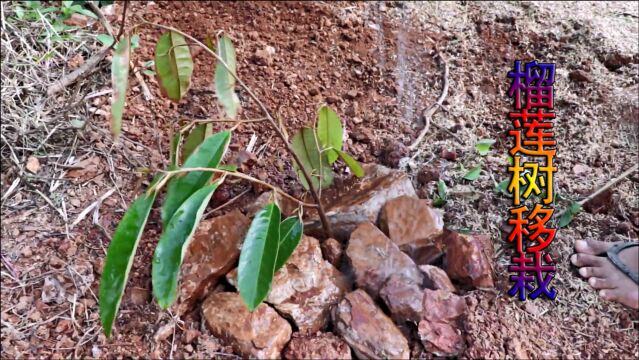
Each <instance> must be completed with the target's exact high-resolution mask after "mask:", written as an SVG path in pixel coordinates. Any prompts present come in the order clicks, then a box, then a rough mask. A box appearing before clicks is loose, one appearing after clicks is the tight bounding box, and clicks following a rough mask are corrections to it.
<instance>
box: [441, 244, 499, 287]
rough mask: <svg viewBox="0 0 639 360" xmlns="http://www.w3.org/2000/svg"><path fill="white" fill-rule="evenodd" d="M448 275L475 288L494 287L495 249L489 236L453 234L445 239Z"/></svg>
mask: <svg viewBox="0 0 639 360" xmlns="http://www.w3.org/2000/svg"><path fill="white" fill-rule="evenodd" d="M443 241H444V244H445V246H446V266H445V269H446V273H447V274H448V276H449V277H450V278H451V279H452V280H456V281H459V282H460V283H462V284H464V285H472V286H474V287H485V288H487V287H493V286H494V282H493V273H492V267H491V261H492V253H493V247H492V243H491V241H490V237H489V236H487V235H464V234H459V233H456V232H451V233H449V234H447V235H446V237H445V238H444V240H443Z"/></svg>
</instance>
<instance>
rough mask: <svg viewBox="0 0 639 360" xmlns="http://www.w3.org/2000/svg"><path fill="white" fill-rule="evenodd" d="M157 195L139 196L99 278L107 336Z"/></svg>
mask: <svg viewBox="0 0 639 360" xmlns="http://www.w3.org/2000/svg"><path fill="white" fill-rule="evenodd" d="M155 194H156V193H153V194H151V195H143V196H140V197H139V198H137V199H136V200H135V201H134V202H133V203H132V204H131V206H129V209H128V210H127V212H126V213H125V214H124V217H122V220H121V221H120V224H118V227H117V228H116V229H115V233H114V234H113V239H112V240H111V244H110V245H109V250H108V251H107V255H106V261H105V262H104V269H103V270H102V277H101V278H100V301H99V302H100V319H101V320H102V327H103V328H104V333H105V335H106V336H107V337H109V336H110V335H111V328H112V326H113V321H114V320H115V318H116V316H117V314H118V308H119V307H120V301H121V300H122V294H123V293H124V287H125V286H126V282H127V279H128V278H129V271H130V270H131V265H132V264H133V257H134V255H135V250H136V249H137V247H138V243H139V242H140V238H141V237H142V231H143V230H144V225H145V224H146V221H147V219H148V217H149V213H150V212H151V206H152V205H153V201H154V200H155Z"/></svg>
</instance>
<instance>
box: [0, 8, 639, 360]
mask: <svg viewBox="0 0 639 360" xmlns="http://www.w3.org/2000/svg"><path fill="white" fill-rule="evenodd" d="M115 10H116V11H115V14H116V15H115V16H113V17H110V20H111V21H112V23H113V25H114V27H115V28H116V29H117V28H118V27H119V14H120V12H121V8H119V7H118V6H116V9H115ZM11 11H12V10H11V5H9V4H3V16H9V15H10V14H11ZM129 15H130V16H129V17H128V20H127V28H129V29H130V28H131V27H132V26H133V25H134V24H137V23H139V22H140V19H141V18H144V19H146V20H148V21H152V22H158V23H162V24H166V25H171V26H174V27H177V28H179V29H181V30H183V31H185V32H187V33H190V34H191V35H193V36H195V37H196V38H198V39H203V38H204V37H205V36H206V35H207V34H214V33H215V32H216V31H218V30H224V31H225V32H227V33H228V34H230V36H231V37H232V38H233V39H234V40H235V44H236V48H237V52H238V54H237V57H238V60H239V75H240V77H242V78H243V79H244V80H245V81H246V82H247V83H248V85H249V86H251V87H252V88H253V89H255V90H256V92H257V94H258V96H259V97H260V98H261V99H262V100H263V101H265V103H266V104H267V106H268V107H269V108H271V109H274V110H276V112H277V114H278V115H279V116H280V117H281V118H282V120H283V122H284V123H285V124H286V126H287V127H288V128H289V131H290V132H291V133H292V132H293V131H294V130H295V129H297V128H299V127H300V126H302V125H303V124H305V123H308V122H310V120H311V119H312V118H313V117H314V114H315V111H316V109H317V107H318V105H319V104H320V103H322V102H329V103H330V104H331V106H333V107H334V108H335V109H336V110H337V111H338V113H339V114H340V116H341V117H342V119H343V120H344V121H345V122H346V127H347V129H348V134H349V140H348V141H347V146H348V148H349V150H350V152H351V153H354V154H355V155H356V157H357V158H358V160H360V161H362V162H381V163H385V164H389V165H394V166H397V162H398V160H399V159H400V158H401V157H402V156H406V154H404V153H402V151H401V144H403V145H406V146H407V145H409V144H410V143H411V142H412V141H413V140H414V138H415V137H416V135H417V133H418V132H419V130H421V128H422V126H423V121H422V118H421V116H420V115H421V112H422V110H423V109H424V108H425V107H427V106H430V105H431V104H432V103H434V102H435V100H436V98H437V97H438V96H439V94H440V91H441V86H442V83H441V75H440V73H441V70H440V68H439V67H438V62H437V61H436V60H435V57H434V48H433V43H432V41H431V40H430V39H432V40H434V41H435V42H436V43H437V46H438V48H439V50H440V51H441V52H442V53H443V54H444V55H445V57H446V59H447V62H448V65H449V67H450V75H449V82H450V89H449V94H448V97H447V98H446V101H445V102H444V105H445V111H440V112H438V113H437V114H436V115H435V116H434V117H433V119H432V122H433V123H436V124H438V125H439V126H438V127H435V126H431V127H430V130H429V132H428V134H427V135H426V139H425V140H424V141H423V143H422V146H421V151H422V152H421V155H419V156H418V157H416V158H415V159H414V160H412V161H411V162H408V164H406V161H403V162H402V164H401V166H402V168H404V169H406V171H408V172H409V173H410V174H411V176H412V177H413V178H414V179H415V184H416V186H417V188H418V189H419V192H420V195H422V196H423V197H428V198H430V197H432V196H433V194H434V190H435V182H436V181H426V182H420V181H418V176H417V175H418V173H419V172H420V170H421V171H422V172H424V171H425V170H422V169H426V171H428V170H431V169H434V172H435V173H436V174H437V176H439V177H440V178H441V179H444V180H445V181H446V182H447V184H448V188H449V190H450V194H449V197H450V199H449V201H448V203H447V204H446V205H445V208H444V209H445V211H446V219H445V220H446V225H447V226H448V227H450V228H453V229H470V230H472V231H473V232H482V233H487V234H490V235H491V237H492V239H493V243H494V247H495V250H496V252H495V254H496V255H495V259H494V260H495V265H494V268H495V273H496V274H497V279H498V281H497V284H498V285H497V292H491V291H474V292H470V293H468V294H467V295H466V296H467V297H469V298H472V299H474V300H471V302H472V303H473V304H476V305H475V306H473V307H471V310H470V311H469V316H468V318H467V319H466V323H465V330H466V334H465V335H466V340H467V345H468V348H467V349H466V351H465V353H464V354H463V357H468V358H470V357H484V358H506V357H508V358H557V357H562V358H636V357H637V356H639V333H638V329H639V317H638V316H637V313H636V312H632V311H629V310H627V309H625V308H623V307H621V306H619V305H616V304H612V303H608V302H605V301H603V300H600V299H599V298H598V297H597V295H596V293H595V292H593V291H591V289H590V288H589V287H588V285H587V283H585V282H583V281H581V280H580V279H579V278H577V277H576V276H575V275H574V273H572V272H571V270H570V268H569V266H568V264H569V261H568V258H569V256H570V254H571V253H572V244H573V243H574V241H575V240H576V239H580V238H591V237H592V238H603V239H608V240H615V239H623V240H631V239H634V240H636V239H637V233H639V198H638V192H639V176H638V175H637V174H635V175H633V176H631V177H630V179H627V180H625V181H623V182H621V183H619V184H618V185H617V186H615V187H614V189H613V191H612V192H611V193H610V194H609V195H610V196H609V198H607V199H604V200H605V201H603V210H602V211H601V212H600V213H597V214H593V213H589V212H583V213H581V214H579V215H578V216H577V217H576V218H575V220H574V221H573V222H572V223H571V224H570V225H569V226H568V227H567V228H564V229H561V230H560V231H559V232H558V236H557V239H556V241H555V242H554V243H553V245H552V249H553V250H552V252H553V258H554V259H555V261H557V262H558V264H559V270H558V275H557V276H556V278H555V280H554V286H555V287H556V288H557V290H558V292H559V296H558V299H557V300H556V301H554V302H552V301H542V300H540V301H533V302H530V301H528V302H525V303H521V302H518V301H515V300H513V299H510V298H508V297H504V296H502V294H503V293H505V291H507V289H508V287H509V283H508V282H507V270H506V266H507V264H508V262H509V257H510V250H509V248H508V247H507V246H506V242H505V241H504V240H503V236H504V234H505V232H504V231H505V229H504V228H503V223H504V220H505V219H506V217H507V209H508V207H509V205H510V202H509V199H508V198H506V197H504V196H503V195H499V194H497V193H496V192H495V191H494V187H495V185H496V184H497V183H499V182H500V181H501V180H503V179H505V178H506V176H507V173H506V167H507V155H506V153H507V149H508V148H509V147H510V146H511V143H510V140H509V139H508V138H507V137H506V130H507V129H508V127H509V126H510V125H509V123H508V121H507V120H506V114H507V112H508V111H509V110H510V100H509V99H508V98H507V97H506V96H505V93H506V91H507V89H508V86H509V82H508V81H507V79H506V72H507V71H508V70H510V69H511V67H512V63H513V61H514V60H515V59H522V60H533V59H536V60H538V61H542V62H555V63H556V64H557V69H558V70H557V78H556V82H555V97H556V100H555V108H556V111H557V114H558V116H557V119H556V121H555V124H556V125H555V129H556V137H557V141H558V148H559V153H558V157H557V159H556V161H557V163H558V167H559V172H558V174H557V178H556V186H557V192H558V193H559V194H560V195H561V197H562V198H563V199H564V200H561V201H558V203H557V204H556V207H557V209H563V208H565V207H566V206H567V205H568V204H569V203H570V201H572V200H577V199H581V198H583V197H585V196H587V195H588V194H589V193H591V192H592V191H593V190H595V189H597V188H598V187H601V186H602V185H604V184H605V183H606V182H607V181H608V180H609V179H611V178H613V177H615V176H616V175H618V174H620V173H622V172H623V171H624V170H626V169H627V168H629V167H630V166H631V165H632V164H634V163H635V162H636V161H637V159H638V156H639V153H638V149H637V145H638V141H637V140H638V139H637V136H638V135H637V134H638V127H639V103H638V97H639V88H638V87H639V82H638V74H639V55H638V48H637V41H636V40H637V39H638V36H639V29H638V18H639V9H638V5H637V4H636V3H610V4H608V3H580V4H571V3H498V4H490V3H452V2H447V3H407V4H400V3H396V2H394V3H387V4H380V3H332V4H327V3H268V2H262V3H155V4H152V3H151V4H144V3H133V4H132V6H131V8H130V9H129ZM2 20H3V27H2V148H1V151H2V178H1V179H2V209H1V210H2V292H1V299H2V318H1V319H2V327H1V328H2V357H3V358H31V357H50V356H51V357H55V358H69V357H80V356H93V357H122V356H133V357H140V356H143V357H149V356H150V357H163V358H166V357H169V356H174V357H180V358H182V357H184V358H209V357H212V356H219V357H228V356H227V355H225V353H226V352H228V349H224V348H223V347H221V346H219V343H218V342H217V340H216V339H214V338H212V337H211V336H210V335H208V334H207V332H206V331H205V330H203V333H202V335H200V337H199V338H198V339H197V340H196V341H195V342H193V344H185V343H184V337H185V333H186V330H187V329H202V328H203V327H202V326H201V323H200V319H199V315H197V314H190V315H189V316H187V317H185V318H183V319H180V320H179V321H178V322H177V326H176V327H175V328H171V327H168V328H167V327H164V325H165V324H167V323H170V322H171V321H172V316H171V315H170V314H169V313H166V312H162V311H160V310H159V308H158V307H157V305H155V303H153V302H152V301H151V300H150V289H151V284H150V258H151V254H152V251H153V248H154V246H155V242H156V241H157V235H158V233H159V225H158V217H159V216H158V215H159V214H158V213H157V212H156V210H154V212H153V213H152V217H151V219H150V222H149V226H147V232H146V235H145V236H144V238H143V239H142V241H141V244H140V247H139V249H138V254H137V256H136V260H135V262H134V264H133V269H132V271H131V278H130V281H129V285H128V290H127V294H126V295H125V298H124V299H123V301H122V306H121V311H120V314H121V315H120V316H119V318H118V320H117V324H116V331H115V335H114V337H113V339H111V340H108V341H107V340H106V339H105V338H104V336H103V335H102V330H101V327H100V323H99V317H98V311H97V298H96V294H97V289H98V285H99V277H100V271H101V266H102V262H103V258H104V252H105V248H106V246H107V245H108V242H109V236H110V234H111V233H112V232H113V231H114V229H115V227H116V225H117V221H118V220H119V218H120V217H121V214H122V213H123V211H124V209H126V206H127V204H128V203H129V202H130V201H131V200H132V199H133V198H134V197H135V196H136V194H137V193H138V192H139V190H140V189H142V188H143V186H144V184H145V183H147V181H148V179H147V176H146V175H144V173H143V171H144V169H146V168H151V169H157V168H163V167H164V166H165V165H166V160H165V159H166V158H168V138H169V134H170V131H171V130H175V129H176V128H177V127H178V121H179V120H180V119H194V118H207V117H215V116H217V114H218V109H217V108H216V105H215V98H214V91H213V90H212V78H213V68H214V67H213V62H212V61H211V59H210V58H209V57H208V56H207V55H206V54H205V53H203V52H200V51H199V50H196V49H192V53H193V55H194V58H195V62H196V68H195V81H194V84H193V86H192V88H191V90H190V91H189V94H188V96H187V98H186V99H184V100H183V101H181V102H180V104H179V105H177V106H176V105H174V104H171V103H170V102H169V101H168V100H164V99H163V98H162V97H161V96H160V94H159V90H158V87H157V84H156V82H155V80H154V79H153V78H152V77H149V76H147V75H144V76H145V81H146V83H147V84H148V85H149V87H150V88H151V91H152V93H153V94H154V95H155V99H154V100H151V101H146V100H144V98H143V97H142V93H141V89H140V86H139V85H138V84H136V83H135V80H131V81H132V88H131V89H130V90H129V97H128V101H127V111H126V114H125V124H124V136H123V137H122V138H121V140H119V141H118V142H116V143H113V142H112V140H111V137H110V135H109V128H108V120H107V119H108V111H109V105H108V103H109V97H110V94H109V93H108V90H109V89H110V75H109V64H108V62H103V64H102V65H101V66H100V67H99V68H98V69H97V71H96V73H95V74H93V75H92V76H91V77H90V78H87V79H85V80H83V81H81V82H79V83H77V84H75V85H73V86H71V87H69V88H67V89H66V90H65V91H64V92H63V93H61V94H58V95H55V96H52V97H47V96H46V88H47V86H48V85H50V84H51V83H53V82H54V81H55V80H57V79H59V78H60V77H61V76H62V75H63V74H65V73H68V72H69V71H70V70H71V69H72V68H73V67H74V66H77V62H78V61H81V60H83V59H84V60H86V59H88V58H89V57H90V56H91V55H92V54H93V53H94V52H95V51H96V50H97V48H99V44H97V43H96V41H95V39H94V37H93V36H91V34H95V33H98V32H104V30H103V29H100V25H99V24H95V25H94V26H93V28H87V29H83V30H80V31H78V37H79V39H78V40H76V42H71V43H69V42H67V43H55V42H48V41H40V42H38V41H36V38H37V35H38V33H39V32H40V31H49V30H48V28H47V27H46V24H27V23H25V22H19V21H15V20H14V21H13V22H12V21H5V19H2ZM159 35H160V31H158V30H157V29H151V28H143V29H141V31H140V37H141V41H140V48H138V49H136V50H135V55H134V62H135V63H136V64H137V65H138V66H141V65H142V64H143V63H144V62H146V61H148V60H151V59H152V57H153V49H154V45H155V40H156V39H157V38H158V36H159ZM69 44H72V45H69ZM267 46H272V47H273V48H274V49H275V54H274V55H273V56H272V58H271V59H270V60H268V59H266V60H264V59H260V58H258V57H256V56H255V55H256V52H257V51H258V50H264V49H265V48H266V47H267ZM47 54H48V56H44V55H47ZM610 54H619V55H620V56H627V57H628V58H630V63H629V64H627V65H625V66H622V67H621V68H619V69H617V70H614V71H612V70H609V69H608V68H607V67H605V66H604V61H605V59H606V56H609V55H610ZM78 55H79V56H80V57H78ZM74 62H76V63H75V64H74ZM574 70H582V71H584V72H585V73H586V74H588V75H589V76H590V77H591V78H592V82H577V81H574V80H572V79H571V78H570V77H569V73H570V72H572V71H574ZM132 79H133V78H132ZM240 98H241V99H242V105H243V107H244V110H243V114H242V116H244V117H245V118H255V117H258V116H259V113H258V112H257V111H256V109H255V108H254V107H252V105H251V104H249V103H248V99H247V96H246V94H243V93H242V92H240ZM79 123H84V124H85V125H84V127H83V128H82V129H79V128H78V127H77V126H78V124H79ZM219 128H220V129H221V128H222V127H221V126H220V127H219ZM441 129H446V130H441ZM253 134H256V135H257V144H256V147H255V149H256V151H255V152H256V155H257V157H258V161H257V163H256V164H254V165H253V166H252V167H251V168H250V170H249V172H250V173H251V174H252V175H254V176H257V177H260V178H267V179H268V180H269V181H270V182H273V183H275V184H278V185H280V186H282V187H284V188H286V189H288V190H290V191H293V192H301V187H299V185H296V181H295V179H294V173H293V171H292V170H291V167H290V163H289V161H288V158H287V156H286V155H285V154H284V152H283V151H282V150H281V149H280V146H279V145H278V140H277V139H276V138H275V137H274V134H273V133H272V132H270V131H268V128H267V127H266V126H265V125H264V124H261V123H255V124H248V125H246V126H243V127H241V128H240V129H239V130H238V131H236V134H235V136H234V144H235V145H234V147H233V148H232V149H234V150H238V149H243V148H245V147H246V145H247V143H248V141H249V139H250V138H251V136H252V135H253ZM452 134H454V135H452ZM483 138H492V139H496V140H497V143H496V144H495V145H494V146H493V151H491V153H490V154H489V155H488V156H486V157H484V158H481V159H480V158H479V157H478V156H476V153H475V151H474V148H473V146H474V144H475V143H476V141H477V140H479V139H483ZM386 149H399V150H397V151H388V150H386ZM444 149H446V150H452V151H456V153H457V154H458V158H457V160H456V161H454V162H449V161H446V160H444V159H441V158H440V154H441V152H442V150H444ZM29 157H36V158H37V159H38V160H39V164H40V168H39V170H38V171H37V175H32V174H30V173H29V172H27V170H26V169H27V168H31V167H27V163H28V159H29ZM480 162H481V163H482V168H483V172H482V175H481V177H480V178H479V179H478V180H476V181H474V182H472V183H470V182H468V181H466V180H463V179H462V176H463V175H464V171H462V170H461V169H460V164H463V166H464V168H466V169H469V168H471V167H473V166H475V165H478V164H479V163H480ZM16 179H19V182H17V183H16V184H17V185H15V186H13V187H11V185H12V184H13V183H14V181H16ZM435 180H436V178H435ZM112 189H115V191H113V192H112V193H111V194H110V195H109V196H108V197H106V198H105V199H104V200H103V201H101V202H100V203H99V204H98V206H97V207H96V209H97V210H92V211H90V212H89V213H88V214H87V215H86V217H85V218H84V219H83V220H81V221H80V222H79V223H78V224H77V225H73V223H74V221H75V220H76V219H78V216H79V215H80V214H81V212H82V211H83V210H84V209H86V208H87V207H88V206H89V205H91V204H92V203H94V202H95V201H96V200H98V199H99V198H100V197H101V196H102V195H103V194H107V193H108V192H109V191H110V190H112ZM223 190H224V191H221V192H220V193H219V194H216V197H215V198H214V200H213V201H212V203H211V205H210V208H211V209H213V208H215V207H217V206H219V205H221V204H224V203H225V202H226V201H228V200H229V199H231V198H232V197H234V196H236V195H238V194H241V193H243V192H245V191H246V190H249V191H248V192H247V193H246V194H245V195H243V196H242V197H241V198H239V200H238V201H237V202H236V203H234V204H233V205H232V206H241V205H242V204H245V203H248V202H250V201H251V200H252V199H254V198H255V196H256V194H255V193H254V189H252V187H251V186H249V185H247V184H234V185H230V186H226V188H225V189H223ZM229 208H231V207H227V208H226V209H229ZM158 329H168V332H167V331H164V332H165V333H166V334H162V332H163V331H160V333H159V334H158V335H165V336H159V337H154V336H155V335H156V334H157V333H158ZM413 354H414V355H415V356H425V357H428V356H429V355H427V354H420V351H419V349H415V350H414V352H413Z"/></svg>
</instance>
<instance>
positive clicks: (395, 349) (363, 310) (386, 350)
mask: <svg viewBox="0 0 639 360" xmlns="http://www.w3.org/2000/svg"><path fill="white" fill-rule="evenodd" d="M333 325H334V326H335V330H336V331H337V333H338V334H339V335H341V336H342V338H343V339H344V340H346V342H347V343H348V344H349V345H350V346H351V348H352V349H353V351H354V352H355V355H356V356H357V357H358V358H360V359H366V358H371V359H383V358H387V359H408V358H409V357H410V351H409V349H408V342H407V341H406V338H405V337H404V336H403V335H402V333H401V332H400V331H399V330H398V329H397V327H396V326H395V324H393V321H392V320H391V319H390V318H388V316H386V315H384V313H383V312H382V311H381V310H380V309H379V308H378V307H377V305H375V302H373V299H371V298H370V296H368V294H366V292H365V291H363V290H361V289H358V290H355V291H353V292H351V293H349V294H347V295H346V296H345V298H344V300H342V301H341V302H340V303H339V305H338V306H337V307H336V308H335V309H334V310H333Z"/></svg>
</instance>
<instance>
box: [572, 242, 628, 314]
mask: <svg viewBox="0 0 639 360" xmlns="http://www.w3.org/2000/svg"><path fill="white" fill-rule="evenodd" d="M616 244H618V243H607V242H603V241H596V240H577V241H576V242H575V250H576V252H577V253H576V254H574V255H573V256H571V257H570V261H571V262H572V263H573V264H575V265H576V266H578V267H579V268H580V269H579V275H581V276H583V277H584V278H586V279H588V284H590V286H592V287H593V288H595V289H598V290H599V295H600V296H601V297H602V298H604V299H606V300H611V301H616V302H619V303H621V304H624V305H626V306H628V307H631V308H633V309H639V285H638V284H637V283H635V282H634V281H633V280H632V279H631V278H630V277H628V275H626V274H624V273H623V272H622V271H621V270H619V268H618V267H617V266H615V265H614V264H613V263H612V262H611V261H610V259H608V258H607V257H605V256H600V255H605V254H606V252H607V251H608V250H609V249H610V248H611V247H613V246H614V245H616ZM619 258H620V260H621V262H623V263H624V264H625V265H626V266H628V268H629V269H630V270H631V271H634V272H637V271H639V246H633V247H630V248H627V249H624V250H622V251H621V252H620V253H619Z"/></svg>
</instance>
